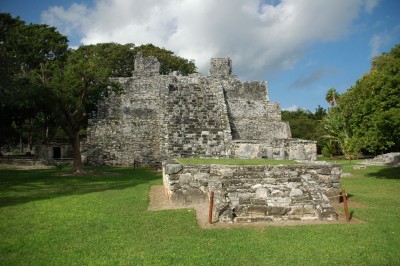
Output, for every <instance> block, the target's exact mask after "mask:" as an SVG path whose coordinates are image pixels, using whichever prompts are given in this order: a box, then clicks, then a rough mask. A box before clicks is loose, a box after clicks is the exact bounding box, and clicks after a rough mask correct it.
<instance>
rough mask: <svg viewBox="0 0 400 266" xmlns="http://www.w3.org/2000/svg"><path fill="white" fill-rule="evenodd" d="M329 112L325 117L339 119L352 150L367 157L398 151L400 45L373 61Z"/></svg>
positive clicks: (399, 139)
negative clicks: (346, 133) (346, 132)
mask: <svg viewBox="0 0 400 266" xmlns="http://www.w3.org/2000/svg"><path fill="white" fill-rule="evenodd" d="M331 90H332V89H331ZM329 91H330V90H329ZM329 91H328V94H331V93H330V92H329ZM328 94H327V95H328ZM328 98H329V97H327V99H328ZM331 109H335V110H336V111H335V112H329V114H328V117H329V119H331V120H332V119H333V117H334V116H339V117H340V121H341V122H342V123H343V126H344V127H345V128H346V130H347V131H348V133H349V135H348V138H347V140H349V139H350V140H351V141H350V142H349V143H351V146H353V147H352V148H350V149H351V150H354V151H361V152H363V153H366V154H378V153H382V152H388V151H400V130H399V128H400V127H399V126H400V115H399V114H400V45H396V46H395V47H393V48H392V49H391V50H390V52H389V53H383V54H382V55H380V56H377V57H375V58H374V59H373V61H372V64H371V70H370V71H369V72H368V73H366V74H364V75H363V76H362V77H361V78H360V79H359V80H357V82H356V84H355V85H354V86H352V87H351V88H350V89H348V90H347V91H346V92H345V93H343V94H342V95H340V99H339V101H337V100H336V105H335V106H334V107H331ZM327 123H328V124H329V121H328V120H326V121H325V122H324V126H325V127H326V126H327V125H328V124H327ZM347 146H349V144H347Z"/></svg>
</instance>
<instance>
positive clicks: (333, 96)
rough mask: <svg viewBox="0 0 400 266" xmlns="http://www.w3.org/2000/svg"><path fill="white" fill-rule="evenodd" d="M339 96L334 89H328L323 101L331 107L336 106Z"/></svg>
mask: <svg viewBox="0 0 400 266" xmlns="http://www.w3.org/2000/svg"><path fill="white" fill-rule="evenodd" d="M339 96H340V94H339V93H338V92H337V91H336V89H335V88H330V89H329V90H328V92H327V93H326V96H325V100H326V101H327V102H328V103H329V104H330V105H331V107H333V106H335V105H337V100H338V98H339Z"/></svg>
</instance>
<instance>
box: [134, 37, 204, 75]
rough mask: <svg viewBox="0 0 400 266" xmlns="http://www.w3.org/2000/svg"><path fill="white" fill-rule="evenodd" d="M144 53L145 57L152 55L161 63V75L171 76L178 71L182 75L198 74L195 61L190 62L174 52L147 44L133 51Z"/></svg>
mask: <svg viewBox="0 0 400 266" xmlns="http://www.w3.org/2000/svg"><path fill="white" fill-rule="evenodd" d="M139 51H140V52H142V53H143V57H148V56H150V55H152V56H155V57H156V58H157V59H158V61H159V62H160V73H161V74H164V75H166V74H169V73H171V72H173V71H178V72H179V73H180V74H181V75H188V74H192V73H194V72H196V69H197V68H196V65H195V63H194V61H193V60H188V59H185V58H182V57H179V56H177V55H175V54H174V53H173V52H172V51H168V50H166V49H163V48H159V47H157V46H154V45H153V44H145V45H141V46H138V47H135V48H134V49H133V53H134V54H137V53H138V52H139Z"/></svg>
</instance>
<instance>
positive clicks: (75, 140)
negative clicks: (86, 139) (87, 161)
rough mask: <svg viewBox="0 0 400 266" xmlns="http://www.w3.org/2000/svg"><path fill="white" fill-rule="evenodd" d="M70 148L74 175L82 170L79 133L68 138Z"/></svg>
mask: <svg viewBox="0 0 400 266" xmlns="http://www.w3.org/2000/svg"><path fill="white" fill-rule="evenodd" d="M70 140H71V146H72V157H73V163H74V164H73V166H74V172H75V173H81V172H82V169H83V163H82V156H81V144H80V140H79V131H78V132H76V133H74V134H73V135H72V136H70Z"/></svg>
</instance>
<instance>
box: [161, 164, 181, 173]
mask: <svg viewBox="0 0 400 266" xmlns="http://www.w3.org/2000/svg"><path fill="white" fill-rule="evenodd" d="M181 170H182V165H180V164H169V163H167V164H166V165H165V173H166V174H176V173H179V172H180V171H181Z"/></svg>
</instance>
